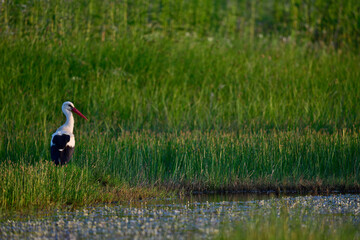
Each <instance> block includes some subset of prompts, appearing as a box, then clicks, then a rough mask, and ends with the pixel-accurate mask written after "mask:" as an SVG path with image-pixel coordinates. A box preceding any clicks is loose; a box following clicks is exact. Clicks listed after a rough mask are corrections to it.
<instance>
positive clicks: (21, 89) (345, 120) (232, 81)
mask: <svg viewBox="0 0 360 240" xmlns="http://www.w3.org/2000/svg"><path fill="white" fill-rule="evenodd" d="M358 9H359V3H358V1H341V2H335V1H332V2H328V1H316V2H312V1H307V2H301V3H300V2H298V1H267V2H266V3H265V2H260V1H258V2H257V1H215V2H213V1H152V2H148V1H115V2H113V1H76V2H75V1H3V2H1V3H0V12H1V14H0V56H1V57H0V66H1V71H0V105H1V108H0V114H1V118H2V121H1V125H0V135H1V138H0V141H1V142H0V161H1V163H0V164H1V169H0V179H1V182H2V184H1V186H0V187H1V190H0V207H1V209H2V210H4V209H18V210H19V209H26V208H33V207H35V208H52V207H54V206H64V205H73V206H78V205H83V204H90V203H95V202H112V201H119V200H124V199H125V200H129V199H139V198H144V197H149V196H156V195H162V194H165V193H168V192H170V194H176V193H178V192H182V193H189V192H191V191H214V190H220V191H229V190H236V191H253V190H258V191H277V192H280V191H284V190H285V191H300V192H301V191H312V192H321V191H332V190H339V191H345V192H346V191H359V178H360V176H359V169H360V164H359V156H360V154H359V151H360V147H359V132H358V128H359V123H360V105H359V104H358V103H359V102H360V81H359V79H360V70H359V69H360V58H359V54H358V50H359V49H358V46H359V44H358V43H359V27H358V24H357V22H358V20H359V10H358ZM66 100H71V101H73V102H74V103H76V105H77V106H78V108H79V109H81V111H82V112H83V113H84V114H85V115H86V116H89V118H90V122H89V123H84V122H81V121H76V127H75V131H76V132H75V135H76V138H77V145H76V150H75V155H74V158H73V160H72V162H71V163H70V164H69V165H68V166H66V167H64V168H56V167H54V166H53V165H52V164H51V162H50V161H49V159H50V156H49V142H50V137H51V133H52V132H53V131H54V130H55V129H56V128H57V127H58V126H59V125H60V124H62V123H63V121H64V118H63V115H62V113H61V111H60V108H61V104H62V102H64V101H66ZM169 190H170V191H169ZM168 194H169V193H168Z"/></svg>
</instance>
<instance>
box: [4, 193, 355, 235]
mask: <svg viewBox="0 0 360 240" xmlns="http://www.w3.org/2000/svg"><path fill="white" fill-rule="evenodd" d="M283 207H286V208H287V209H288V210H289V214H290V215H292V214H293V215H296V214H297V216H299V213H301V216H302V217H314V216H330V217H331V219H332V221H334V219H335V220H336V219H338V220H339V221H341V222H344V221H350V222H353V223H355V224H358V223H359V222H360V195H331V196H286V197H274V196H269V195H261V196H259V195H205V196H204V195H198V196H192V197H188V198H185V199H165V200H153V201H150V202H144V201H143V202H137V203H136V204H130V205H119V206H97V207H87V208H84V209H81V210H76V211H70V212H69V211H56V212H54V214H51V215H47V216H44V215H43V216H32V217H28V218H26V219H24V220H18V219H17V220H15V219H13V220H11V219H7V220H5V221H1V222H0V238H1V239H24V238H31V239H46V238H56V239H187V238H196V239H199V238H200V239H201V238H202V239H204V238H209V237H212V236H215V235H216V234H217V233H218V232H219V229H220V228H221V227H222V226H227V227H230V228H231V226H235V225H236V224H238V223H239V222H241V221H248V220H250V219H251V218H252V216H254V215H253V213H254V212H260V213H261V214H270V212H274V211H275V212H276V211H281V208H283Z"/></svg>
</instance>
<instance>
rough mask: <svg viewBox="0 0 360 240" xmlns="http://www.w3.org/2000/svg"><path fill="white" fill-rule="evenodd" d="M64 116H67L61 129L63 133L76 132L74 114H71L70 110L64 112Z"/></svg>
mask: <svg viewBox="0 0 360 240" xmlns="http://www.w3.org/2000/svg"><path fill="white" fill-rule="evenodd" d="M64 114H65V116H66V122H65V124H64V125H62V126H61V127H60V128H61V130H63V131H67V132H70V133H72V132H73V130H74V116H73V114H72V112H70V111H68V110H66V111H64Z"/></svg>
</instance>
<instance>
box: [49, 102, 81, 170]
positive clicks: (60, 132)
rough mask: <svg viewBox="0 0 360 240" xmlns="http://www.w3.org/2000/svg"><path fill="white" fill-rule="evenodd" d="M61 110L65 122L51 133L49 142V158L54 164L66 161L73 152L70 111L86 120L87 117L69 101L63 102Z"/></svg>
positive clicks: (72, 121)
mask: <svg viewBox="0 0 360 240" xmlns="http://www.w3.org/2000/svg"><path fill="white" fill-rule="evenodd" d="M62 111H63V113H64V114H65V116H66V122H65V124H64V125H62V126H61V127H59V128H58V129H57V130H56V132H55V133H54V134H53V135H52V137H51V143H50V149H51V159H52V160H53V161H54V162H55V164H56V165H58V164H61V165H63V164H66V163H68V162H69V161H70V159H71V157H72V155H73V153H74V148H75V136H74V134H73V130H74V116H73V114H72V112H75V113H76V114H78V115H79V116H81V117H83V118H85V119H86V120H87V118H86V117H85V116H84V115H82V113H80V112H79V111H78V110H77V109H76V108H75V107H74V104H73V103H71V102H64V103H63V105H62Z"/></svg>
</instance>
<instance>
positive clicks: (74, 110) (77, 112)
mask: <svg viewBox="0 0 360 240" xmlns="http://www.w3.org/2000/svg"><path fill="white" fill-rule="evenodd" d="M71 111H73V112H74V113H76V114H77V115H79V116H80V117H82V118H84V119H85V120H88V119H87V118H86V117H85V116H84V115H83V114H82V113H81V112H79V110H77V109H76V108H74V107H73V108H72V109H71Z"/></svg>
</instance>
